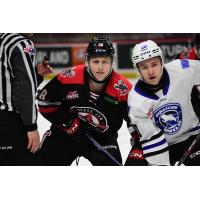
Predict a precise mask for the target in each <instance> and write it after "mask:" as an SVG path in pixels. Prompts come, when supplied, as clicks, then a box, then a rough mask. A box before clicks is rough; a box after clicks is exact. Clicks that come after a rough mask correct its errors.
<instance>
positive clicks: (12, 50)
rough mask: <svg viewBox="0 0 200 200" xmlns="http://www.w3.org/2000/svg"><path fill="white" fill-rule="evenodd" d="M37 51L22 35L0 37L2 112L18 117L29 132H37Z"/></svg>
mask: <svg viewBox="0 0 200 200" xmlns="http://www.w3.org/2000/svg"><path fill="white" fill-rule="evenodd" d="M35 63H36V50H35V48H34V45H33V42H32V41H31V40H29V39H28V38H26V37H25V36H24V35H22V34H16V33H3V34H0V110H2V111H7V112H9V111H13V112H16V113H19V115H20V117H21V119H22V121H23V123H24V125H25V127H26V129H27V131H31V130H35V129H36V128H37V123H36V121H37V111H36V106H35V94H36V89H37V81H36V73H35Z"/></svg>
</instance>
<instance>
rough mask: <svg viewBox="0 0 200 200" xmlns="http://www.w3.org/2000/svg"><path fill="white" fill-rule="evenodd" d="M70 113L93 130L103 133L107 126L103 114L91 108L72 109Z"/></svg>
mask: <svg viewBox="0 0 200 200" xmlns="http://www.w3.org/2000/svg"><path fill="white" fill-rule="evenodd" d="M70 111H71V113H76V114H77V115H78V117H79V118H80V119H82V120H83V121H85V122H87V123H88V124H90V125H91V126H92V127H93V129H94V130H96V131H98V132H105V131H106V130H108V128H109V126H108V123H107V119H106V117H105V115H104V114H103V113H101V112H100V111H98V110H96V109H94V108H92V107H75V106H74V107H72V108H71V110H70Z"/></svg>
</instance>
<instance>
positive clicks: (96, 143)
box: [85, 133, 122, 166]
mask: <svg viewBox="0 0 200 200" xmlns="http://www.w3.org/2000/svg"><path fill="white" fill-rule="evenodd" d="M85 136H86V137H87V138H88V139H89V140H90V141H91V142H92V144H93V145H94V146H96V147H97V149H99V150H100V151H102V152H103V153H104V154H105V155H106V156H107V157H108V158H109V159H110V160H112V161H113V162H114V163H115V164H116V165H118V166H122V164H121V163H120V162H119V161H117V160H116V158H114V157H113V156H112V155H111V154H110V153H109V152H108V151H106V150H105V149H104V148H103V147H102V146H101V145H100V144H99V143H98V142H97V141H96V140H95V139H94V138H93V137H91V136H90V135H89V134H87V133H85Z"/></svg>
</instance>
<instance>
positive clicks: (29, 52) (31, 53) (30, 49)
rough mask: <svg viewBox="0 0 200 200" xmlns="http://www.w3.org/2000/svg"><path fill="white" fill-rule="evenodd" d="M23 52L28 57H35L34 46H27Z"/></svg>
mask: <svg viewBox="0 0 200 200" xmlns="http://www.w3.org/2000/svg"><path fill="white" fill-rule="evenodd" d="M24 52H25V53H28V54H30V55H35V54H36V49H35V48H34V46H32V45H29V46H27V47H25V48H24Z"/></svg>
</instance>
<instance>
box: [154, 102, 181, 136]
mask: <svg viewBox="0 0 200 200" xmlns="http://www.w3.org/2000/svg"><path fill="white" fill-rule="evenodd" d="M153 116H154V119H155V122H156V124H157V125H158V126H159V128H160V129H161V130H162V131H164V132H165V133H166V134H168V135H174V134H176V133H177V132H178V131H179V130H180V129H181V125H182V110H181V105H180V104H179V103H169V104H165V105H163V106H161V107H160V108H158V109H156V110H155V111H154V113H153Z"/></svg>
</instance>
